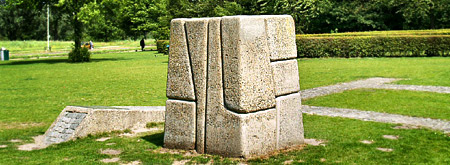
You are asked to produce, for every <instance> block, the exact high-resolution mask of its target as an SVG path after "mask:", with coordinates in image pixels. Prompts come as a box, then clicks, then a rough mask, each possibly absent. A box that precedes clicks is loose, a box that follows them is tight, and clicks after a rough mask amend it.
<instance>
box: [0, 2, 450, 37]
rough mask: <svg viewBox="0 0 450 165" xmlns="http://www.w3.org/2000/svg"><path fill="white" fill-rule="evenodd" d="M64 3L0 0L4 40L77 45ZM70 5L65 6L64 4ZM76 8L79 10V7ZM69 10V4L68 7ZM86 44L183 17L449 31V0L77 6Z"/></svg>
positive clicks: (161, 27) (160, 28) (318, 27)
mask: <svg viewBox="0 0 450 165" xmlns="http://www.w3.org/2000/svg"><path fill="white" fill-rule="evenodd" d="M61 1H64V0H0V40H45V39H46V19H47V18H46V14H47V6H46V5H47V4H50V13H51V16H50V35H51V37H52V38H51V39H52V40H73V36H74V35H73V33H74V29H73V26H72V25H71V19H72V18H74V17H73V15H72V14H73V13H74V12H71V11H70V10H68V9H67V5H66V6H65V7H64V6H62V5H58V4H60V3H61ZM66 1H67V0H66ZM76 3H78V4H76ZM66 4H67V3H66ZM68 4H72V5H76V6H80V8H79V11H77V12H76V15H77V17H76V18H77V19H78V20H79V21H80V22H82V24H83V26H82V27H83V29H84V30H83V31H84V35H83V38H84V39H92V40H95V41H111V40H123V39H140V38H141V37H143V36H146V37H151V38H155V39H167V38H168V35H169V23H170V20H171V19H172V18H179V17H213V16H225V15H239V14H243V15H255V14H289V15H292V16H293V17H294V19H295V22H296V26H297V27H296V30H297V33H299V34H302V33H306V34H309V33H330V32H348V31H371V30H414V29H440V28H450V0H91V1H86V0H79V1H72V3H68Z"/></svg>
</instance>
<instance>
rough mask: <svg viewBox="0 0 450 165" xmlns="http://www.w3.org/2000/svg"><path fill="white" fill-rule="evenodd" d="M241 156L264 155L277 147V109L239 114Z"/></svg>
mask: <svg viewBox="0 0 450 165" xmlns="http://www.w3.org/2000/svg"><path fill="white" fill-rule="evenodd" d="M239 116H240V117H241V118H242V121H241V122H242V123H241V125H240V127H241V128H240V129H241V134H242V139H241V141H242V142H241V143H242V149H243V154H242V156H243V157H245V158H250V157H253V156H257V155H265V154H268V153H270V152H272V151H274V150H276V149H277V147H276V145H277V136H276V135H277V111H276V110H275V109H269V110H265V111H258V112H255V113H250V114H240V115H239Z"/></svg>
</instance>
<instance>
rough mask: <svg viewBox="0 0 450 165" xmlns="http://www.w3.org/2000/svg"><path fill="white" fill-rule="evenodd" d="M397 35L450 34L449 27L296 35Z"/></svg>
mask: <svg viewBox="0 0 450 165" xmlns="http://www.w3.org/2000/svg"><path fill="white" fill-rule="evenodd" d="M398 35H406V36H410V35H450V29H437V30H390V31H368V32H346V33H326V34H299V35H297V37H344V36H386V37H388V36H398Z"/></svg>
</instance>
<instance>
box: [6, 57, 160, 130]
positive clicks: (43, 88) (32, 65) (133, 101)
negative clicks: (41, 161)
mask: <svg viewBox="0 0 450 165" xmlns="http://www.w3.org/2000/svg"><path fill="white" fill-rule="evenodd" d="M0 73H1V75H2V78H1V79H0V84H3V85H1V86H0V93H2V94H1V95H0V100H2V104H0V109H1V110H0V123H2V122H45V123H50V122H52V121H53V120H54V119H55V118H56V116H57V115H58V113H59V112H60V111H61V110H62V109H63V108H64V107H65V106H67V105H109V106H113V105H123V106H127V105H129V106H133V105H149V106H151V105H164V103H165V100H166V97H165V82H166V79H167V56H165V55H161V54H157V55H156V54H155V52H136V53H134V52H133V53H116V54H114V53H112V54H99V55H93V61H92V62H90V63H78V64H76V63H67V58H52V59H41V60H22V61H10V62H2V63H0Z"/></svg>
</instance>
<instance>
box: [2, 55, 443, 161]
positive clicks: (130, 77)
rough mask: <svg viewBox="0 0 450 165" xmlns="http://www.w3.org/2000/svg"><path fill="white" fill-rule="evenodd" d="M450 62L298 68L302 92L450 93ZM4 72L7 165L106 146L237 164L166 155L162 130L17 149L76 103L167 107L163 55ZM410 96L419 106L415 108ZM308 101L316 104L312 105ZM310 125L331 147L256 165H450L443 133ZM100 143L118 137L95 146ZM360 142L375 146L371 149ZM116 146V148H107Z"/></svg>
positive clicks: (308, 132) (318, 120) (92, 157)
mask: <svg viewBox="0 0 450 165" xmlns="http://www.w3.org/2000/svg"><path fill="white" fill-rule="evenodd" d="M449 63H450V59H447V58H395V59H393V58H364V59H301V60H299V70H300V79H301V87H302V89H307V88H313V87H318V86H324V85H332V84H335V83H338V82H347V81H353V80H357V79H363V78H368V77H374V76H379V77H398V78H410V80H404V81H401V82H399V83H400V84H415V85H443V86H450V84H449V83H450V81H449V80H450V73H449V72H448V71H449V70H450V68H449V67H450V66H449V65H448V64H449ZM0 74H1V78H0V84H1V85H0V93H1V94H0V100H1V101H0V145H3V144H6V145H8V147H7V148H0V164H97V163H99V160H101V159H103V158H111V156H107V155H102V154H100V152H99V150H100V149H106V148H113V149H120V150H121V151H122V154H120V156H119V157H120V158H121V160H122V162H121V163H126V162H129V161H134V160H140V161H142V162H143V163H144V164H170V163H172V162H173V161H175V160H184V159H189V160H190V161H191V163H196V162H197V163H205V162H209V161H214V162H215V163H223V164H230V163H237V161H238V160H235V159H223V158H220V157H218V156H208V155H205V156H188V157H186V156H183V155H182V154H168V153H164V154H163V153H159V152H157V150H158V149H159V148H160V147H161V146H162V144H163V134H162V132H155V133H149V134H144V135H141V136H138V137H118V133H112V134H104V135H96V136H91V137H87V138H83V139H79V140H77V141H73V142H66V143H63V144H58V145H52V146H50V147H49V148H46V149H43V150H36V151H31V152H26V151H18V150H16V147H17V146H18V145H19V144H23V143H28V142H31V140H32V137H33V136H36V135H41V134H43V133H44V131H45V130H46V129H47V128H48V126H50V124H51V123H52V122H53V120H54V119H55V118H56V117H57V115H58V114H59V113H60V112H61V110H62V109H63V108H64V107H65V106H68V105H102V106H114V105H121V106H146V105H148V106H153V105H154V106H162V105H164V103H165V101H166V97H165V87H166V86H165V83H166V79H167V56H165V55H162V54H156V53H155V52H128V53H110V54H94V55H93V62H89V63H78V64H75V63H67V57H63V58H51V59H39V60H20V61H8V62H0ZM380 91H381V92H382V91H384V90H376V91H370V90H369V91H360V92H361V95H365V94H366V95H374V96H373V99H374V100H375V101H383V98H382V97H384V95H382V94H379V92H380ZM351 92H355V91H351ZM387 92H388V93H390V94H389V95H393V96H392V97H393V98H394V97H397V96H398V97H400V98H397V99H398V100H403V98H405V99H406V100H404V102H401V103H402V104H403V103H405V104H408V103H410V104H413V105H414V104H417V105H419V104H421V103H424V102H426V104H427V105H429V106H435V107H439V106H446V105H447V107H448V101H447V100H448V98H447V97H446V96H447V95H443V97H444V98H442V97H441V94H434V93H433V94H431V93H426V92H404V91H399V92H400V93H396V92H393V93H391V91H387ZM402 92H403V93H402ZM344 94H345V93H344ZM403 96H404V97H403ZM416 96H420V97H422V99H424V100H423V102H418V103H414V102H415V101H420V98H415V97H416ZM408 97H411V98H414V99H413V100H410V101H409V100H408V99H407V98H408ZM370 98H371V97H368V98H367V99H370ZM428 98H429V99H428ZM319 99H320V98H319ZM348 99H349V100H351V99H352V98H351V97H348ZM427 99H428V100H429V101H428V102H427ZM309 101H313V100H308V101H306V102H305V103H308V102H309ZM359 101H361V100H359ZM348 104H350V102H349V103H348ZM369 106H371V104H370V103H364V104H363V105H362V107H361V108H362V109H365V108H366V109H371V108H372V107H369ZM380 107H382V105H380ZM442 110H445V108H444V109H442ZM447 111H448V110H447ZM439 118H442V117H439ZM304 125H305V137H306V138H317V139H325V140H328V141H329V142H328V143H327V145H326V146H308V147H306V148H305V149H303V150H300V151H294V152H288V153H284V154H280V155H277V156H273V157H271V158H269V159H265V160H251V161H249V162H248V163H261V162H263V163H267V164H272V163H277V164H280V163H283V162H284V161H286V160H294V161H300V160H302V161H304V162H306V163H320V162H319V161H320V159H321V158H325V159H326V162H325V163H334V162H336V161H338V162H339V161H340V162H342V163H346V164H349V163H358V164H387V163H405V164H408V163H431V164H436V163H437V164H449V162H450V160H449V157H448V155H450V151H449V148H448V146H450V139H449V137H448V135H444V134H442V133H439V132H435V131H431V130H426V129H420V130H394V129H392V128H391V127H392V126H394V125H392V124H383V123H374V122H364V121H358V120H351V119H342V118H329V117H319V116H310V115H305V116H304ZM148 126H149V127H153V126H156V127H161V124H157V123H150V124H148ZM385 134H392V135H399V136H400V139H399V140H397V141H392V140H386V139H382V138H381V136H382V135H385ZM101 136H111V137H113V138H112V139H110V140H108V141H105V142H97V141H95V139H97V138H99V137H101ZM11 139H22V140H24V142H22V143H12V142H9V141H10V140H11ZM359 140H374V141H375V143H374V144H371V145H365V144H361V143H359V142H358V141H359ZM107 143H116V144H115V145H112V146H107V145H106V144H107ZM376 147H385V148H393V149H394V151H393V152H388V153H384V152H380V151H378V150H375V148H376Z"/></svg>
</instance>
